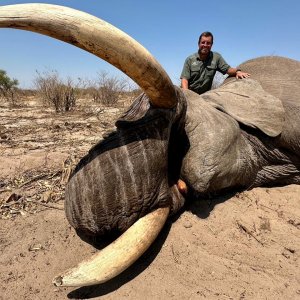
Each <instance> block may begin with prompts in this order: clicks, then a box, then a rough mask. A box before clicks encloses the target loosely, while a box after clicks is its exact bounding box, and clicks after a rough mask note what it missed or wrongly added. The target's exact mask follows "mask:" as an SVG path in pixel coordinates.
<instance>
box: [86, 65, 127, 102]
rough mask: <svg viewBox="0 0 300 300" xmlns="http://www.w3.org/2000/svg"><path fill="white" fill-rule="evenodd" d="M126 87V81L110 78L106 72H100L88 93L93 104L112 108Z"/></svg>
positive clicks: (114, 77)
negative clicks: (96, 103)
mask: <svg viewBox="0 0 300 300" xmlns="http://www.w3.org/2000/svg"><path fill="white" fill-rule="evenodd" d="M127 87H128V83H127V81H126V80H124V79H119V78H118V77H116V76H110V75H109V74H108V73H107V72H105V71H101V72H100V73H99V74H98V78H97V79H96V80H94V82H93V84H91V87H90V88H89V91H90V92H91V94H92V97H93V99H94V101H95V102H100V103H102V104H104V105H107V106H112V105H114V104H116V103H117V102H118V100H119V97H120V96H121V95H122V94H123V93H124V91H125V90H126V88H127Z"/></svg>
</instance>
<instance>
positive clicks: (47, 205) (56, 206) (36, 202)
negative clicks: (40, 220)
mask: <svg viewBox="0 0 300 300" xmlns="http://www.w3.org/2000/svg"><path fill="white" fill-rule="evenodd" d="M27 202H32V203H34V204H38V205H42V206H45V207H48V208H54V209H58V210H64V208H63V207H61V206H58V205H54V204H48V203H43V202H40V201H36V200H27Z"/></svg>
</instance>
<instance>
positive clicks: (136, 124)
mask: <svg viewBox="0 0 300 300" xmlns="http://www.w3.org/2000/svg"><path fill="white" fill-rule="evenodd" d="M0 27H8V28H17V29H24V30H30V31H34V32H38V33H41V34H45V35H48V36H51V37H54V38H57V39H60V40H62V41H65V42H68V43H70V44H73V45H75V46H77V47H80V48H82V49H84V50H87V51H89V52H91V53H93V54H95V55H97V56H99V57H100V58H103V59H105V60H106V61H108V62H109V63H111V64H113V65H114V66H116V67H117V68H119V69H120V70H122V71H123V72H124V73H126V74H127V75H128V76H130V77H131V78H132V79H133V80H135V81H136V82H137V84H139V86H140V87H141V88H142V89H143V90H144V92H145V94H143V95H141V96H140V97H138V98H137V99H136V101H135V102H134V104H133V105H132V106H131V107H130V108H129V110H128V112H127V113H126V114H125V115H124V116H123V117H122V118H121V119H119V120H118V121H117V123H116V126H117V130H116V131H115V132H112V133H111V134H110V135H109V136H108V137H106V138H105V139H104V140H103V141H101V142H100V143H99V144H97V145H95V146H94V147H93V148H92V149H91V150H90V152H89V154H88V155H87V156H86V157H84V158H83V159H82V160H81V161H80V163H79V164H78V166H77V168H76V170H75V171H74V173H73V174H72V176H71V179H70V181H69V183H68V185H67V188H66V200H65V210H66V215H67V218H68V220H69V222H70V223H71V225H72V226H73V227H74V228H75V229H76V230H78V231H81V232H84V233H85V234H89V235H96V236H99V235H104V234H109V233H111V232H112V231H121V232H124V234H123V235H122V236H121V237H120V238H119V239H117V240H116V241H115V242H114V243H112V244H111V245H109V246H108V247H107V248H105V249H103V250H102V251H101V252H99V253H98V254H96V255H95V256H94V257H92V258H91V259H89V260H87V261H85V262H83V263H81V264H80V265H79V266H77V267H75V268H74V269H72V270H69V271H67V272H66V273H65V274H64V275H61V276H58V277H57V278H55V280H54V283H55V284H56V285H59V286H63V285H64V286H83V285H92V284H97V283H101V282H105V281H107V280H109V279H111V278H113V277H114V276H116V275H117V274H119V273H121V272H122V271H123V270H124V269H126V268H127V267H128V266H130V265H131V264H132V263H133V262H134V261H135V260H136V259H137V258H138V257H139V256H140V255H141V254H142V253H143V252H144V251H145V250H146V249H147V248H148V247H149V246H150V245H151V243H152V242H153V240H154V239H155V238H156V236H157V235H158V233H159V231H160V230H161V228H162V227H163V225H164V222H165V220H166V218H167V217H168V215H169V214H170V213H176V212H177V211H178V210H179V209H180V208H181V207H182V206H183V205H184V203H185V199H184V197H183V196H182V195H181V194H180V193H179V191H178V189H177V187H176V182H177V180H178V179H179V178H180V177H181V178H183V179H184V180H185V181H186V183H187V184H188V186H189V188H190V190H192V191H194V192H195V193H198V194H206V193H209V192H217V191H222V190H224V189H228V188H237V187H239V188H245V189H246V188H251V187H255V186H261V185H274V184H291V183H295V184H299V183H300V127H299V125H300V101H299V94H300V85H299V79H300V73H299V70H300V62H298V61H294V60H290V59H286V58H280V57H262V58H258V59H254V60H250V61H248V62H246V63H245V64H242V65H241V66H240V67H241V68H242V69H243V70H244V71H247V72H249V73H251V74H252V78H253V79H247V80H238V81H237V80H235V79H229V80H228V81H227V82H225V84H223V86H221V87H220V88H218V89H216V90H213V91H210V92H208V93H205V94H204V95H202V96H199V95H197V94H195V93H193V92H191V91H182V90H181V89H179V88H176V87H174V86H173V84H172V82H171V80H170V79H169V77H168V75H167V74H166V73H165V71H164V70H163V69H162V67H161V66H160V65H159V64H158V62H157V61H156V60H155V59H154V58H153V57H152V56H151V55H150V53H149V52H148V51H147V50H146V49H144V48H143V47H142V46H141V45H139V44H138V43H137V42H135V41H134V40H133V39H131V38H130V37H129V36H127V35H126V34H124V33H123V32H121V31H119V30H118V29H116V28H114V27H113V26H111V25H109V24H107V23H106V22H104V21H102V20H99V19H97V18H95V17H93V16H91V15H88V14H86V13H82V12H78V11H76V10H73V9H69V8H65V7H60V6H54V5H46V4H24V5H12V6H2V7H1V8H0ZM120 45H121V46H120Z"/></svg>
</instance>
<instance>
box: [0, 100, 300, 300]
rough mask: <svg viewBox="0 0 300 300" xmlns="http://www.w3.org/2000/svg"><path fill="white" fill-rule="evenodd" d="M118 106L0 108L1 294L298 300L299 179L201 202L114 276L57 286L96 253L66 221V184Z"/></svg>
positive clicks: (2, 296) (14, 296)
mask: <svg viewBox="0 0 300 300" xmlns="http://www.w3.org/2000/svg"><path fill="white" fill-rule="evenodd" d="M86 107H88V108H86ZM121 111H122V109H115V108H99V107H94V106H93V105H85V106H79V108H78V110H77V111H76V112H73V113H69V114H66V115H55V114H54V113H53V112H52V111H51V110H47V109H44V108H43V107H39V106H36V105H34V106H32V105H28V106H27V107H22V108H17V109H8V108H7V107H4V106H3V107H1V108H0V153H1V164H0V172H1V173H0V174H1V177H0V213H1V214H0V217H1V219H0V250H1V257H0V282H1V293H0V299H5V300H10V299H68V298H70V299H300V268H299V253H300V196H299V195H300V186H298V185H290V186H286V187H275V188H256V189H253V190H250V191H245V192H242V193H238V194H231V195H225V196H224V197H219V198H213V199H201V200H197V201H196V200H195V201H194V202H192V203H191V204H190V205H188V206H187V207H186V208H185V210H184V212H182V213H181V214H179V215H178V216H176V217H174V218H173V219H169V220H168V222H167V224H166V226H165V228H164V229H163V231H162V232H161V234H160V235H159V237H158V239H157V240H156V242H155V243H154V244H153V245H152V247H151V248H150V249H149V250H148V251H147V252H146V253H145V254H144V255H143V256H142V257H141V258H140V259H139V260H138V261H137V262H136V263H135V264H134V265H133V266H132V267H130V268H129V269H128V270H126V271H125V272H124V273H122V274H121V275H119V276H118V277H117V278H115V279H113V280H111V281H109V282H107V283H105V284H102V285H98V286H92V287H86V288H57V287H55V286H53V285H52V279H53V278H54V277H55V276H56V275H57V274H59V273H60V272H62V271H64V270H65V269H67V268H69V267H72V266H74V265H75V264H76V263H77V262H79V261H81V260H82V259H84V258H86V257H89V256H90V255H91V254H92V253H95V252H96V251H97V249H95V248H93V247H92V246H91V245H89V244H86V243H85V242H84V241H82V240H81V239H80V238H79V237H78V236H77V235H76V233H75V232H74V230H73V229H72V228H71V227H70V226H69V224H68V223H67V221H66V218H65V215H64V211H63V210H62V208H63V198H64V192H63V189H64V184H65V182H66V179H67V177H68V174H69V172H70V169H71V167H72V165H73V164H74V163H76V161H77V160H78V159H79V158H80V157H81V156H82V155H83V154H84V153H85V152H86V151H87V150H88V149H89V148H90V146H91V145H93V144H94V143H95V142H96V141H97V140H99V139H100V138H101V137H102V136H103V134H105V133H106V132H108V131H110V130H111V129H112V128H113V119H115V118H116V116H117V115H118V114H120V112H121Z"/></svg>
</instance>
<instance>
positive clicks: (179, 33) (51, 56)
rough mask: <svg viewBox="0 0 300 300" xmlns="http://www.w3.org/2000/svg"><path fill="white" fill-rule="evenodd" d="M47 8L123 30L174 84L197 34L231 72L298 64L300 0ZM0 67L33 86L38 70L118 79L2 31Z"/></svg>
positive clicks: (59, 46)
mask: <svg viewBox="0 0 300 300" xmlns="http://www.w3.org/2000/svg"><path fill="white" fill-rule="evenodd" d="M29 2H30V3H32V2H43V3H51V4H59V5H64V6H69V7H72V8H75V9H79V10H82V11H85V12H88V13H90V14H93V15H95V16H97V17H99V18H101V19H103V20H105V21H107V22H109V23H111V24H113V25H114V26H116V27H118V28H119V29H121V30H123V31H125V32H126V33H127V34H129V35H130V36H131V37H133V38H134V39H136V40H137V41H138V42H140V43H141V44H142V45H143V46H144V47H146V48H147V49H148V50H149V51H150V52H151V53H152V54H153V55H154V56H155V58H156V59H157V60H158V61H159V62H160V63H161V65H162V66H163V67H164V69H165V70H166V71H167V73H168V74H169V76H170V77H171V79H172V81H173V82H174V83H175V84H178V83H179V77H180V73H181V69H182V66H183V62H184V60H185V58H186V57H187V56H188V55H190V54H192V53H193V52H196V51H197V41H198V37H199V34H200V33H201V32H203V31H206V30H208V31H211V32H212V33H213V34H214V37H215V40H214V45H213V50H214V51H217V52H219V53H221V54H222V55H223V57H224V58H225V60H226V61H227V62H228V64H230V65H231V66H236V65H238V64H240V63H242V62H243V61H245V60H248V59H251V58H254V57H257V56H262V55H280V56H286V57H289V58H292V59H296V60H300V1H299V0H286V1H283V0H251V1H250V0H249V1H246V0H244V1H242V0H238V1H237V0H227V1H224V0H222V1H219V0H215V1H201V0H195V1H194V0H190V1H183V0H151V1H141V0H105V1H102V0H90V1H83V0H62V1H55V0H52V1H32V0H31V1H21V0H19V1H13V0H11V1H8V0H1V2H0V3H1V5H7V4H17V3H29ZM0 41H1V47H0V57H1V61H0V69H4V70H6V71H7V73H8V75H9V76H10V77H13V78H16V79H18V80H19V82H20V85H21V87H26V88H30V87H32V86H33V83H32V82H33V78H34V77H35V74H36V70H38V71H45V70H46V69H48V70H49V69H50V70H57V71H58V72H59V73H60V74H61V75H62V76H63V77H67V76H70V77H72V78H78V77H81V78H95V77H96V74H97V72H100V71H102V70H105V71H108V72H109V73H111V74H112V75H121V73H120V72H118V71H117V70H116V69H115V68H114V67H111V66H110V65H109V64H108V63H106V62H105V61H102V60H100V59H99V58H97V57H95V56H93V55H91V54H89V53H87V52H84V51H83V50H81V49H78V48H75V47H74V46H71V45H69V44H66V43H63V42H61V41H57V40H54V39H51V38H49V37H46V36H42V35H39V34H36V33H31V32H26V31H21V30H15V29H2V28H0Z"/></svg>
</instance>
